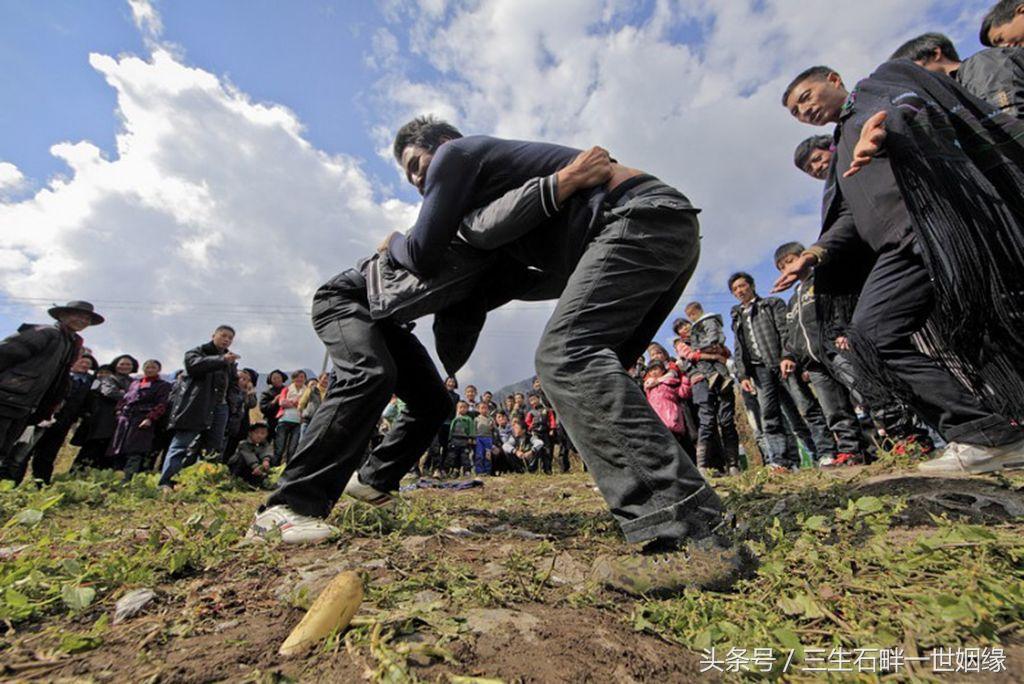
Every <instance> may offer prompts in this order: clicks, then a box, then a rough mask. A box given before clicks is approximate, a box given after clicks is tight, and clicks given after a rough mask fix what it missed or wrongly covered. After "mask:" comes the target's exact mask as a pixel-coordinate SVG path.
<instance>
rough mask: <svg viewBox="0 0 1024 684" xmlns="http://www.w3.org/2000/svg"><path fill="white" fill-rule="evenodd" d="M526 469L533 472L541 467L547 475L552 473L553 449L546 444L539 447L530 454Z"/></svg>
mask: <svg viewBox="0 0 1024 684" xmlns="http://www.w3.org/2000/svg"><path fill="white" fill-rule="evenodd" d="M526 469H527V470H529V471H530V472H531V473H535V472H537V470H538V469H540V470H541V471H542V472H543V473H544V474H545V475H550V474H551V449H549V448H548V447H546V446H543V447H541V448H540V449H537V450H536V451H534V452H532V453H531V454H530V458H529V460H527V462H526Z"/></svg>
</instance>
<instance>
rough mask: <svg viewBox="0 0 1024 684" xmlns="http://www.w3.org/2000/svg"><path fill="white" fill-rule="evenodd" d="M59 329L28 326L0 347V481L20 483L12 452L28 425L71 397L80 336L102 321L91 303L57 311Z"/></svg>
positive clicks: (71, 304)
mask: <svg viewBox="0 0 1024 684" xmlns="http://www.w3.org/2000/svg"><path fill="white" fill-rule="evenodd" d="M49 314H50V315H51V316H53V318H54V319H56V320H57V324H56V325H53V326H48V325H32V324H29V323H26V324H24V325H22V326H21V327H20V328H18V332H16V333H15V334H13V335H11V336H9V337H7V338H6V339H4V340H3V341H0V479H4V480H15V481H16V480H18V479H19V474H20V471H21V468H20V464H18V463H16V462H15V461H14V459H12V458H11V449H12V447H13V446H14V444H15V442H16V441H17V439H18V437H20V436H21V433H22V431H23V430H24V429H25V427H26V426H28V425H35V424H37V423H39V422H41V421H44V420H48V419H49V418H51V417H52V416H53V412H54V410H56V408H57V405H58V404H59V403H60V402H61V400H62V399H63V398H64V396H65V395H66V394H67V391H68V384H69V377H70V376H69V373H68V372H69V371H70V369H71V365H72V364H73V363H74V362H75V359H77V358H78V356H79V354H80V353H81V349H82V338H81V337H80V336H79V335H78V333H80V332H81V331H83V330H85V329H86V328H88V327H89V326H90V325H99V324H100V323H102V322H103V316H100V315H99V314H98V313H96V311H95V309H94V307H93V305H92V304H90V303H89V302H82V301H72V302H68V303H67V305H65V306H55V307H53V308H52V309H50V310H49Z"/></svg>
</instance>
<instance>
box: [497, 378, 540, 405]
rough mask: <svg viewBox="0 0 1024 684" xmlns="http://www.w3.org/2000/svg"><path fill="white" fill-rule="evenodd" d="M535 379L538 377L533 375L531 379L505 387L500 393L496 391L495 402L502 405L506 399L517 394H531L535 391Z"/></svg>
mask: <svg viewBox="0 0 1024 684" xmlns="http://www.w3.org/2000/svg"><path fill="white" fill-rule="evenodd" d="M535 377H536V376H534V375H531V376H530V377H528V378H526V379H525V380H520V381H519V382H513V383H512V384H511V385H505V386H504V387H502V388H501V389H500V390H498V391H496V392H495V393H494V401H496V402H498V403H499V404H500V403H501V402H502V401H503V400H504V399H505V397H507V396H508V395H510V394H515V393H516V392H522V393H523V394H529V393H530V392H532V391H533V379H534V378H535Z"/></svg>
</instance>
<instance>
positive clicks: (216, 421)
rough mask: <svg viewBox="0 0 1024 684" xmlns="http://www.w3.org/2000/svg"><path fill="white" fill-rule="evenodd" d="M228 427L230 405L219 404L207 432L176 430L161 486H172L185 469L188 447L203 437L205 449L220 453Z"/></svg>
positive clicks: (166, 460)
mask: <svg viewBox="0 0 1024 684" xmlns="http://www.w3.org/2000/svg"><path fill="white" fill-rule="evenodd" d="M227 425H228V405H227V404H219V405H218V406H217V407H216V408H214V409H213V422H211V423H210V427H208V428H207V429H206V430H175V431H174V436H173V437H172V438H171V445H170V446H169V447H168V448H167V457H166V458H165V459H164V467H163V471H162V472H161V474H160V486H165V485H170V484H171V483H172V482H174V477H175V476H176V475H177V474H178V473H179V472H180V471H181V469H182V468H184V467H185V461H186V456H187V455H188V447H189V445H191V444H192V442H194V441H195V440H196V438H197V437H202V441H203V447H204V448H206V449H209V450H211V451H220V450H221V449H222V448H223V446H224V431H225V429H227Z"/></svg>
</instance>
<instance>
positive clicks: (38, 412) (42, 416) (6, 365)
mask: <svg viewBox="0 0 1024 684" xmlns="http://www.w3.org/2000/svg"><path fill="white" fill-rule="evenodd" d="M81 345H82V338H81V337H79V336H78V335H77V334H75V333H72V332H66V331H64V330H62V329H61V328H60V327H59V326H57V325H31V324H28V323H26V324H24V325H22V326H21V327H20V328H18V332H16V333H15V334H13V335H10V336H9V337H7V338H5V339H4V340H3V341H0V415H2V416H7V417H11V418H26V417H27V418H28V419H29V423H37V422H39V421H41V420H46V419H47V418H49V417H50V416H51V415H53V412H54V410H55V409H56V408H57V405H58V404H59V403H60V402H61V401H62V400H63V399H64V396H65V395H66V394H67V391H68V386H69V383H70V376H69V373H68V371H69V370H70V369H71V364H72V363H74V361H75V358H76V357H77V356H78V353H79V349H80V348H81Z"/></svg>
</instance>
